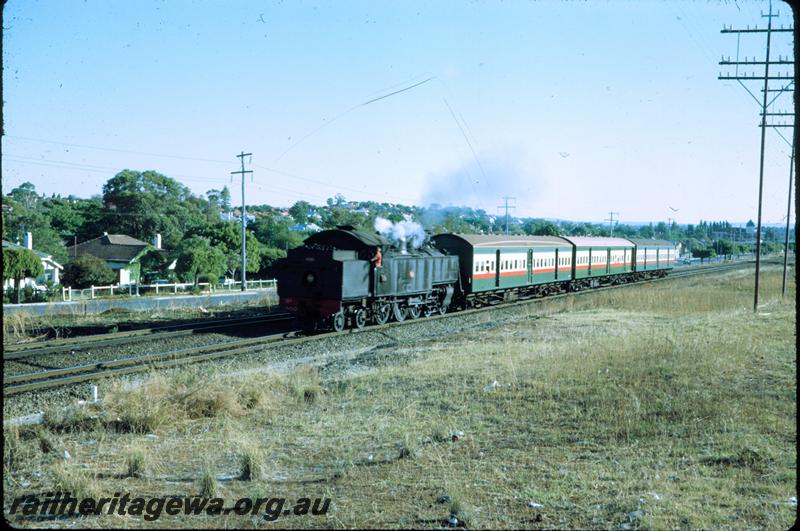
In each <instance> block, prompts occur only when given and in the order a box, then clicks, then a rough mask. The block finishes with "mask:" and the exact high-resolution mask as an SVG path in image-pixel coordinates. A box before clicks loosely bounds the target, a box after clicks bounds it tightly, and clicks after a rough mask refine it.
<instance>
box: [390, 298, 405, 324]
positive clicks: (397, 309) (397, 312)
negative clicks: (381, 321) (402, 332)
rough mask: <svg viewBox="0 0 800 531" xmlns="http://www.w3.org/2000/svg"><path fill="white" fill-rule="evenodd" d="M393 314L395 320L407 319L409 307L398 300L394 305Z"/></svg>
mask: <svg viewBox="0 0 800 531" xmlns="http://www.w3.org/2000/svg"><path fill="white" fill-rule="evenodd" d="M392 315H394V320H395V321H397V322H398V323H399V322H402V321H405V320H406V316H408V308H404V307H403V306H400V304H399V303H397V302H396V303H394V304H393V305H392Z"/></svg>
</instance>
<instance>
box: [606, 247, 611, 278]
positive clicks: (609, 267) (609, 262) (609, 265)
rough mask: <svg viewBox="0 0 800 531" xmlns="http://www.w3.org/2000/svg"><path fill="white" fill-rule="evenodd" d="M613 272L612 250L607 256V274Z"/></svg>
mask: <svg viewBox="0 0 800 531" xmlns="http://www.w3.org/2000/svg"><path fill="white" fill-rule="evenodd" d="M609 271H611V249H609V250H608V253H607V254H606V274H608V272H609Z"/></svg>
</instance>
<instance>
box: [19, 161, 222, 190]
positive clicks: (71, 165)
mask: <svg viewBox="0 0 800 531" xmlns="http://www.w3.org/2000/svg"><path fill="white" fill-rule="evenodd" d="M5 158H6V159H8V160H9V161H10V162H16V163H19V164H33V165H36V166H46V167H51V168H61V169H65V170H78V171H88V172H95V173H107V172H109V171H112V172H120V171H123V170H125V169H129V168H126V167H124V166H117V167H111V166H97V165H94V164H82V163H76V162H68V161H64V160H52V159H37V158H34V157H24V156H22V155H6V157H5ZM137 171H138V170H137ZM171 175H172V176H174V177H180V178H182V179H184V180H187V181H196V182H209V183H219V182H220V180H219V179H210V178H203V177H195V176H193V175H183V174H176V173H173V174H171Z"/></svg>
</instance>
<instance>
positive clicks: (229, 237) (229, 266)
mask: <svg viewBox="0 0 800 531" xmlns="http://www.w3.org/2000/svg"><path fill="white" fill-rule="evenodd" d="M195 235H196V236H201V237H203V238H207V239H208V241H209V243H210V244H211V246H212V247H215V248H218V249H221V250H222V252H223V253H224V254H225V268H226V271H227V273H228V274H229V275H230V276H231V277H232V278H235V277H236V272H237V271H238V272H239V274H240V275H241V270H242V227H241V225H239V224H237V223H227V222H219V223H215V224H214V225H212V226H210V227H206V228H205V229H203V230H201V231H198V232H197V233H196V234H195ZM245 242H246V244H247V263H246V267H247V272H248V273H255V272H257V271H258V270H259V269H260V268H261V255H262V253H263V248H264V246H263V245H262V244H261V242H259V240H258V239H257V238H256V235H255V234H254V233H253V232H252V231H250V230H247V231H245Z"/></svg>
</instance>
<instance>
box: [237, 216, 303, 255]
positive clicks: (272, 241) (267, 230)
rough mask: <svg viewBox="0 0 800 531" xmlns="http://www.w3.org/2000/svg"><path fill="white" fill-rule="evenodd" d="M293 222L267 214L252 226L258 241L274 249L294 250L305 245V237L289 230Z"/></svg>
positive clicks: (257, 219)
mask: <svg viewBox="0 0 800 531" xmlns="http://www.w3.org/2000/svg"><path fill="white" fill-rule="evenodd" d="M290 223H291V221H290V220H288V219H286V218H284V217H282V216H275V215H270V214H265V215H262V216H259V217H258V218H256V221H255V222H254V223H252V224H251V225H250V226H251V227H252V229H253V232H254V233H255V235H256V238H258V241H260V242H261V243H263V244H264V245H265V246H266V247H271V248H273V249H281V250H283V251H286V250H287V249H293V248H295V247H297V246H298V245H300V244H301V243H303V239H304V236H303V235H302V234H301V233H299V232H293V231H290V230H289V227H291V224H290Z"/></svg>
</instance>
